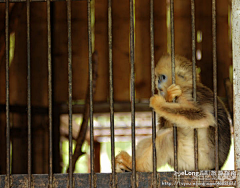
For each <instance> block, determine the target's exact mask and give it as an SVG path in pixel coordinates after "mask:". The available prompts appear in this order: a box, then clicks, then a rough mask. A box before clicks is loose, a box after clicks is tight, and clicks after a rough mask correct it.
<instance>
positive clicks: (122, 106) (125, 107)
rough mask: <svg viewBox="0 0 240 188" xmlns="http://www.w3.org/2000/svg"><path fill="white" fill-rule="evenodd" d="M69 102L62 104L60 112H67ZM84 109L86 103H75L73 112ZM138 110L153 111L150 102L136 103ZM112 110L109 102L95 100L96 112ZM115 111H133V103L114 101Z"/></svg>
mask: <svg viewBox="0 0 240 188" xmlns="http://www.w3.org/2000/svg"><path fill="white" fill-rule="evenodd" d="M67 107H68V106H67V104H62V105H61V106H60V107H59V109H60V114H67V113H68V111H67V110H68V109H67ZM83 110H84V104H76V105H73V113H74V114H76V113H82V112H83ZM135 111H136V112H144V111H148V112H151V108H150V107H149V102H147V103H145V102H144V103H135ZM104 112H110V106H109V103H107V102H94V113H104ZM114 112H131V103H130V102H114Z"/></svg>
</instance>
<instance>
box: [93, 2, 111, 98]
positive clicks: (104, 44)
mask: <svg viewBox="0 0 240 188" xmlns="http://www.w3.org/2000/svg"><path fill="white" fill-rule="evenodd" d="M107 3H108V1H107V0H98V1H95V50H96V51H97V53H98V78H97V86H96V94H95V97H94V101H107V99H108V98H109V72H108V67H109V64H108V4H107Z"/></svg>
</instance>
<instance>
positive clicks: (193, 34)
mask: <svg viewBox="0 0 240 188" xmlns="http://www.w3.org/2000/svg"><path fill="white" fill-rule="evenodd" d="M191 21H192V23H191V25H192V74H193V75H192V77H193V100H194V102H196V101H197V85H196V80H197V78H196V32H195V0H191ZM194 162H195V171H198V130H197V129H194Z"/></svg>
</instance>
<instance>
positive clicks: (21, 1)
mask: <svg viewBox="0 0 240 188" xmlns="http://www.w3.org/2000/svg"><path fill="white" fill-rule="evenodd" d="M6 1H7V0H0V3H6ZM58 1H61V2H63V1H66V0H50V2H58ZM72 1H87V0H72ZM17 2H20V3H23V2H27V0H9V3H17ZM31 2H47V0H31Z"/></svg>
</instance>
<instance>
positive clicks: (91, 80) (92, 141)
mask: <svg viewBox="0 0 240 188" xmlns="http://www.w3.org/2000/svg"><path fill="white" fill-rule="evenodd" d="M87 13H88V58H89V59H88V63H89V84H90V85H89V86H90V87H89V95H90V101H89V102H90V167H91V181H90V185H91V187H96V186H95V180H94V176H95V175H94V135H93V74H92V72H93V71H92V26H91V20H92V15H91V0H88V1H87Z"/></svg>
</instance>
